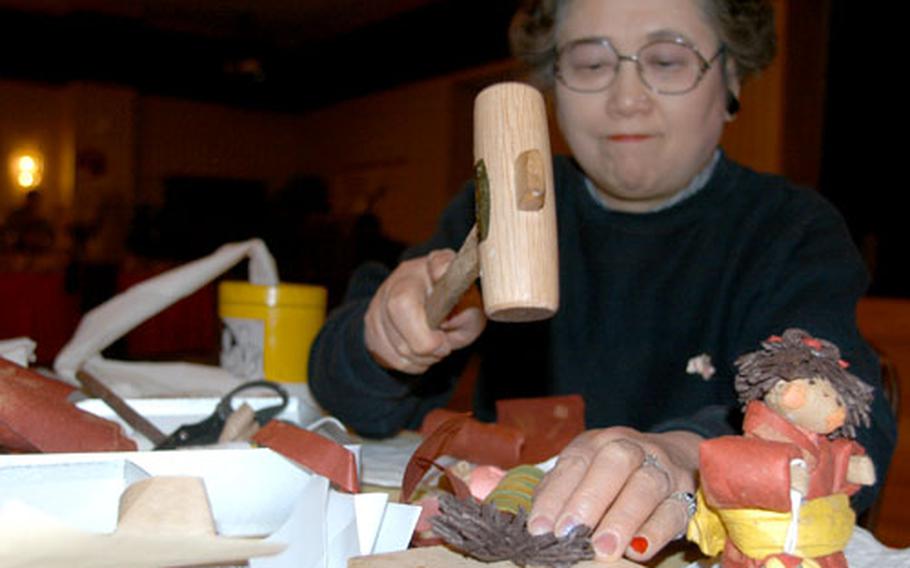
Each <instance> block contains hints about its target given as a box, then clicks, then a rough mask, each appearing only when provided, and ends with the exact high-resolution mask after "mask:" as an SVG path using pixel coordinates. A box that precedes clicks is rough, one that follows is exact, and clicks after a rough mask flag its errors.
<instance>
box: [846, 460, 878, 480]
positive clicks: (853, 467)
mask: <svg viewBox="0 0 910 568" xmlns="http://www.w3.org/2000/svg"><path fill="white" fill-rule="evenodd" d="M847 482H848V483H855V484H857V485H874V484H875V465H874V464H873V463H872V458H870V457H869V456H850V461H849V463H848V464H847Z"/></svg>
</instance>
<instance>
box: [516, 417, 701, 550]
mask: <svg viewBox="0 0 910 568" xmlns="http://www.w3.org/2000/svg"><path fill="white" fill-rule="evenodd" d="M701 441H702V438H701V437H700V436H698V435H696V434H693V433H691V432H682V431H677V432H666V433H662V434H644V433H641V432H638V431H636V430H633V429H631V428H622V427H614V428H605V429H602V430H589V431H587V432H584V433H583V434H581V435H580V436H578V437H577V438H576V439H575V440H573V441H572V442H571V443H570V444H569V445H568V446H567V447H566V448H565V449H564V450H563V451H562V453H561V454H560V455H559V460H558V462H557V464H556V467H554V468H553V470H552V471H550V473H548V474H547V476H546V477H545V478H544V479H543V481H542V482H541V484H540V486H539V487H538V489H537V493H536V495H535V497H534V505H533V507H532V509H531V514H530V517H529V519H528V530H529V531H530V532H531V533H532V534H543V533H547V532H551V531H553V532H555V533H556V534H557V535H558V536H562V535H565V534H566V533H568V532H569V531H570V530H571V529H572V528H574V527H576V526H579V525H585V526H588V527H591V528H592V529H593V531H594V532H593V534H592V535H591V540H592V543H593V544H594V550H595V552H596V554H597V558H598V559H600V560H615V559H617V558H619V557H620V556H622V555H623V554H625V555H626V556H628V557H629V558H631V559H633V560H647V559H649V558H651V557H652V556H654V554H655V553H657V551H659V550H660V549H661V548H663V547H664V545H665V544H667V543H668V542H670V541H671V540H674V539H675V538H676V537H678V536H679V535H680V533H685V530H686V526H687V524H688V521H689V513H690V511H689V507H690V505H689V503H690V502H692V501H691V500H690V497H691V495H692V494H693V493H694V492H695V488H696V481H695V474H696V471H697V470H698V445H699V443H700V442H701Z"/></svg>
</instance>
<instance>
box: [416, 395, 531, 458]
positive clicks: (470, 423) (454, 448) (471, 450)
mask: <svg viewBox="0 0 910 568" xmlns="http://www.w3.org/2000/svg"><path fill="white" fill-rule="evenodd" d="M455 416H461V414H459V413H457V412H453V411H451V410H446V409H444V408H437V409H436V410H433V411H431V412H430V413H429V414H427V415H426V417H425V418H424V419H423V424H422V425H421V426H420V433H421V434H422V435H423V436H428V435H429V434H430V433H431V432H433V431H434V430H436V429H437V428H438V427H439V426H440V425H441V424H442V423H444V422H446V421H447V420H449V419H451V418H453V417H455ZM524 443H525V435H524V434H523V433H522V431H521V430H519V429H518V428H514V427H512V426H504V425H502V424H489V423H486V422H481V421H479V420H476V419H474V418H469V419H467V420H465V421H464V423H463V424H462V425H461V428H460V429H459V431H458V432H457V433H456V434H455V436H454V437H453V438H452V439H451V441H450V442H449V443H448V445H447V446H446V447H445V448H443V451H442V452H441V453H439V454H437V456H439V455H449V456H452V457H454V458H458V459H461V460H466V461H469V462H472V463H475V464H485V465H495V466H499V467H501V468H503V469H510V468H513V467H515V466H517V465H519V464H521V463H522V462H521V449H522V446H523V445H524ZM434 459H435V456H434Z"/></svg>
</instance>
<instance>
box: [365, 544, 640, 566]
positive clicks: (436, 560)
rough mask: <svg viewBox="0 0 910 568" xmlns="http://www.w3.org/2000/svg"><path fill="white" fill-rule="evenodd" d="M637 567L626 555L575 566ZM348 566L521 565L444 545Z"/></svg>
mask: <svg viewBox="0 0 910 568" xmlns="http://www.w3.org/2000/svg"><path fill="white" fill-rule="evenodd" d="M605 566H610V567H613V568H635V567H641V564H636V563H634V562H630V561H628V560H625V559H620V560H617V561H616V562H611V563H609V564H607V563H603V562H593V561H588V562H579V563H578V564H576V565H575V568H604V567H605ZM348 568H518V566H517V565H516V564H513V563H512V562H480V561H479V560H474V559H472V558H467V557H465V556H462V555H460V554H458V553H455V552H452V551H451V550H449V549H448V548H446V547H444V546H428V547H424V548H411V549H409V550H405V551H403V552H390V553H388V554H375V555H373V556H358V557H356V558H351V559H350V560H348Z"/></svg>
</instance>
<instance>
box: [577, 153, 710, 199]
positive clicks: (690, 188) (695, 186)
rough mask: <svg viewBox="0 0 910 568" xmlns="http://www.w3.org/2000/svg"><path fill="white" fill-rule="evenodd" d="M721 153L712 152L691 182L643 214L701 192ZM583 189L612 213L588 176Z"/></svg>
mask: <svg viewBox="0 0 910 568" xmlns="http://www.w3.org/2000/svg"><path fill="white" fill-rule="evenodd" d="M720 156H721V151H720V149H717V150H714V154H712V156H711V159H710V160H709V161H708V164H707V165H706V166H705V167H704V168H702V170H701V171H700V172H698V173H697V174H696V175H695V177H694V178H692V181H690V182H689V184H688V185H687V186H686V187H684V188H683V189H682V191H679V192H677V193H676V195H674V196H673V197H671V198H670V199H668V200H667V201H664V202H663V203H661V204H659V205H657V206H656V207H654V208H653V209H650V210H648V211H645V213H657V212H658V211H663V210H665V209H669V208H670V207H673V206H674V205H676V204H677V203H680V202H682V201H685V200H686V199H688V198H689V197H692V196H693V195H695V194H696V193H698V192H699V191H701V190H702V188H704V187H705V186H706V185H707V184H708V180H710V179H711V176H712V175H714V169H715V168H716V167H717V163H718V162H719V161H720ZM585 187H586V188H587V189H588V193H589V194H590V195H591V197H592V198H593V199H594V201H595V202H596V203H597V204H598V205H600V206H601V207H603V208H604V209H606V210H607V211H614V209H612V208H611V207H610V206H609V205H607V202H606V200H604V198H603V195H601V193H600V190H599V189H597V188H596V187H595V186H594V182H592V181H591V179H590V178H589V177H588V176H585Z"/></svg>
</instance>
